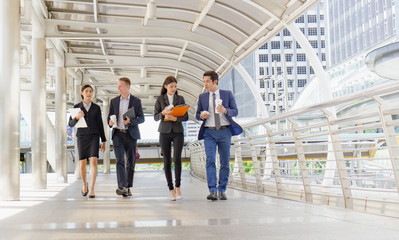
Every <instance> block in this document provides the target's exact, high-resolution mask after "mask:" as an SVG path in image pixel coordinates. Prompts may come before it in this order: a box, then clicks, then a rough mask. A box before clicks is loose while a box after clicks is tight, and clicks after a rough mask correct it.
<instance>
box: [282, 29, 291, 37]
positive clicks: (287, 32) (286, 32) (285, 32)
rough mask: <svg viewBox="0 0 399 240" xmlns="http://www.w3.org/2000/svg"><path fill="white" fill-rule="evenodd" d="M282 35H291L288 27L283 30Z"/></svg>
mask: <svg viewBox="0 0 399 240" xmlns="http://www.w3.org/2000/svg"><path fill="white" fill-rule="evenodd" d="M283 36H291V33H290V31H288V29H284V30H283Z"/></svg>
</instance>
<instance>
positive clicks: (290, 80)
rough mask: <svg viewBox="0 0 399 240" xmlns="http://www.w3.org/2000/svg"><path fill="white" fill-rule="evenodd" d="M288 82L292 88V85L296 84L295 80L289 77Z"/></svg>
mask: <svg viewBox="0 0 399 240" xmlns="http://www.w3.org/2000/svg"><path fill="white" fill-rule="evenodd" d="M287 83H288V87H291V88H292V86H293V85H294V80H292V79H289V80H287Z"/></svg>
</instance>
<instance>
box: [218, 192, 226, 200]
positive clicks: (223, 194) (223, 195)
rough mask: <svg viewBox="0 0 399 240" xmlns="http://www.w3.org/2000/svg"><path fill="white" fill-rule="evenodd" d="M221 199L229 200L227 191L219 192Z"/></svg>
mask: <svg viewBox="0 0 399 240" xmlns="http://www.w3.org/2000/svg"><path fill="white" fill-rule="evenodd" d="M219 200H227V195H226V193H225V192H219Z"/></svg>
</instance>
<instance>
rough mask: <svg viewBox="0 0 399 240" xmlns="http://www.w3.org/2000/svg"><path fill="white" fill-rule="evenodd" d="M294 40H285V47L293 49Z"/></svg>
mask: <svg viewBox="0 0 399 240" xmlns="http://www.w3.org/2000/svg"><path fill="white" fill-rule="evenodd" d="M291 45H292V41H284V49H291Z"/></svg>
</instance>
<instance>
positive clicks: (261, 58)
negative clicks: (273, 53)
mask: <svg viewBox="0 0 399 240" xmlns="http://www.w3.org/2000/svg"><path fill="white" fill-rule="evenodd" d="M259 62H268V55H267V54H259Z"/></svg>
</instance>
